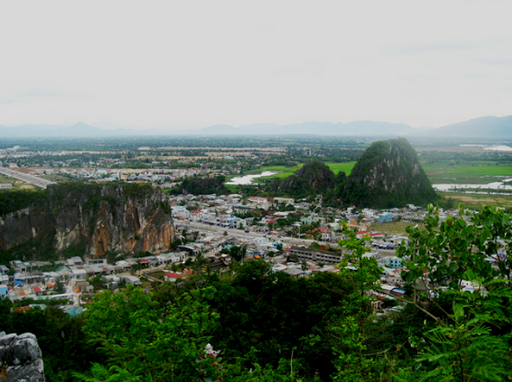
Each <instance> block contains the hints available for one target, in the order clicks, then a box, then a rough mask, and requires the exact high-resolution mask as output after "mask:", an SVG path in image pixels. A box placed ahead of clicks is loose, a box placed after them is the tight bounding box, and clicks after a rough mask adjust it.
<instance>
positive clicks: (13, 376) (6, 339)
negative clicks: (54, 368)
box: [0, 332, 45, 382]
mask: <svg viewBox="0 0 512 382" xmlns="http://www.w3.org/2000/svg"><path fill="white" fill-rule="evenodd" d="M0 363H1V365H2V375H1V376H0V378H4V379H2V380H4V381H6V382H14V381H18V382H44V381H45V379H44V365H43V359H42V354H41V349H40V348H39V345H38V343H37V338H36V336H35V335H33V334H32V333H24V334H20V335H19V336H18V335H16V334H14V333H12V334H8V335H6V334H5V333H3V332H2V333H0Z"/></svg>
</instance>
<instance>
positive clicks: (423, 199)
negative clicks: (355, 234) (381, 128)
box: [342, 138, 437, 208]
mask: <svg viewBox="0 0 512 382" xmlns="http://www.w3.org/2000/svg"><path fill="white" fill-rule="evenodd" d="M436 198H437V195H436V193H435V191H434V189H433V188H432V185H431V184H430V181H429V180H428V178H427V176H426V175H425V172H424V171H423V169H422V168H421V166H420V164H419V160H418V156H417V154H416V151H415V150H414V148H413V147H412V146H411V145H410V144H409V142H407V140H406V139H404V138H398V139H390V140H387V141H378V142H375V143H373V144H372V145H371V146H370V147H368V149H366V151H365V152H364V154H363V155H362V156H361V158H360V159H359V160H358V161H357V163H356V165H355V166H354V168H353V169H352V172H351V173H350V175H349V176H348V178H347V181H346V183H345V186H344V189H343V191H342V199H343V202H344V204H346V205H350V204H355V205H357V206H365V207H374V208H389V207H403V206H404V205H405V204H406V203H412V204H416V205H421V206H424V205H427V204H428V203H432V202H434V201H435V200H436Z"/></svg>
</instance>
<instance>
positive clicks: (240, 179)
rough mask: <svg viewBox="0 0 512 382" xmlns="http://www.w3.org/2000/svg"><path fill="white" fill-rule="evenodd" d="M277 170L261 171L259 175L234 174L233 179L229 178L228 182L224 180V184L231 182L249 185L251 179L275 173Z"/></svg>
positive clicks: (236, 184) (237, 184)
mask: <svg viewBox="0 0 512 382" xmlns="http://www.w3.org/2000/svg"><path fill="white" fill-rule="evenodd" d="M275 174H277V172H274V171H263V172H262V173H261V174H259V175H244V176H236V177H234V178H233V179H231V180H230V181H229V182H226V184H232V185H235V186H239V185H250V184H252V181H253V180H254V179H256V178H261V177H263V176H271V175H275Z"/></svg>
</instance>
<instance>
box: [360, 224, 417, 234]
mask: <svg viewBox="0 0 512 382" xmlns="http://www.w3.org/2000/svg"><path fill="white" fill-rule="evenodd" d="M414 225H416V223H406V222H389V223H374V224H372V225H371V227H370V228H369V229H370V230H371V231H375V232H382V233H387V234H389V235H399V236H409V235H408V234H407V232H406V231H405V227H407V226H414Z"/></svg>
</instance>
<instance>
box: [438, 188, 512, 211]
mask: <svg viewBox="0 0 512 382" xmlns="http://www.w3.org/2000/svg"><path fill="white" fill-rule="evenodd" d="M438 194H439V195H441V197H442V198H443V199H444V201H445V202H446V201H447V200H451V202H450V204H451V205H453V207H458V205H459V204H460V203H462V205H463V206H464V207H466V208H470V209H475V210H479V209H480V208H481V207H482V206H484V205H487V206H494V207H502V208H512V195H501V194H465V193H456V192H438Z"/></svg>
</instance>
